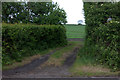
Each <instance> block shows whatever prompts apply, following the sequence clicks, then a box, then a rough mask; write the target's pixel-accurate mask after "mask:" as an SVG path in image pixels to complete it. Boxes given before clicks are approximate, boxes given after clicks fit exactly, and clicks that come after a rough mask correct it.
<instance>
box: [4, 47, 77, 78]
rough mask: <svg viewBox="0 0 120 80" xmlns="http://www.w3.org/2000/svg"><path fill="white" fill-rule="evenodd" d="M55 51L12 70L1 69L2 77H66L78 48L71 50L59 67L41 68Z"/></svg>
mask: <svg viewBox="0 0 120 80" xmlns="http://www.w3.org/2000/svg"><path fill="white" fill-rule="evenodd" d="M54 52H55V51H52V52H51V53H49V54H47V55H45V56H43V57H40V58H39V59H36V60H34V61H32V62H31V63H30V64H26V65H24V66H23V67H19V68H16V69H13V70H7V71H3V78H44V77H67V76H69V75H70V72H69V71H68V68H69V67H70V66H71V65H72V64H73V63H74V61H75V58H76V54H77V52H78V48H75V49H74V51H72V52H71V55H69V57H67V58H66V60H65V62H64V64H63V65H62V66H60V67H54V66H46V67H43V68H41V64H44V62H46V61H47V60H48V59H49V57H50V55H51V54H53V53H54Z"/></svg>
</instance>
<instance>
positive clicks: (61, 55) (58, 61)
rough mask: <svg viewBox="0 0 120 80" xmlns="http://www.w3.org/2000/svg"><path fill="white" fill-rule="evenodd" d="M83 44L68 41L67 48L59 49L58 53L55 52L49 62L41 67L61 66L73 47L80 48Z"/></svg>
mask: <svg viewBox="0 0 120 80" xmlns="http://www.w3.org/2000/svg"><path fill="white" fill-rule="evenodd" d="M82 44H83V42H80V41H75V42H74V41H70V42H69V44H68V46H66V47H64V48H62V49H60V50H59V51H56V52H55V53H54V54H52V55H51V57H50V58H49V60H48V61H47V62H45V64H43V65H42V66H50V65H53V66H61V65H62V64H63V62H64V61H65V59H66V57H68V56H69V55H70V54H71V52H72V51H73V50H74V49H75V47H80V45H82Z"/></svg>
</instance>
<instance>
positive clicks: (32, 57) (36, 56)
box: [2, 48, 55, 70]
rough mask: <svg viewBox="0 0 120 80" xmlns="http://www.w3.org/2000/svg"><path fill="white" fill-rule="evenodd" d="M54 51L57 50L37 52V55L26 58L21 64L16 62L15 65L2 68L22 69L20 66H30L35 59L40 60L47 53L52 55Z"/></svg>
mask: <svg viewBox="0 0 120 80" xmlns="http://www.w3.org/2000/svg"><path fill="white" fill-rule="evenodd" d="M53 50H55V48H53V49H47V50H45V51H37V52H35V53H37V54H36V55H33V56H30V57H24V58H23V60H22V61H21V62H14V64H11V65H4V66H3V67H2V70H9V69H14V68H16V67H20V66H23V65H25V64H29V63H30V62H31V61H33V60H34V59H37V58H40V57H41V56H43V55H45V54H47V53H50V52H51V51H53Z"/></svg>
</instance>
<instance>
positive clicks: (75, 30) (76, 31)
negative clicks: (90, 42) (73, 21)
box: [64, 25, 85, 38]
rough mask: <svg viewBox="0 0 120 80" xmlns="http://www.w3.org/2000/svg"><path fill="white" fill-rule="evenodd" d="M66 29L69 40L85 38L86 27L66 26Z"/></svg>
mask: <svg viewBox="0 0 120 80" xmlns="http://www.w3.org/2000/svg"><path fill="white" fill-rule="evenodd" d="M64 26H65V28H66V31H67V32H66V35H67V38H84V37H85V26H82V25H64Z"/></svg>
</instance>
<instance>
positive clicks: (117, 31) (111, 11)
mask: <svg viewBox="0 0 120 80" xmlns="http://www.w3.org/2000/svg"><path fill="white" fill-rule="evenodd" d="M84 11H85V20H86V40H85V48H84V49H85V50H84V51H85V53H86V54H91V55H93V56H94V57H96V60H97V61H98V62H100V63H101V64H107V65H108V66H109V67H110V68H112V69H114V70H120V58H119V57H120V43H119V42H120V2H118V3H102V2H101V3H100V2H99V3H84ZM109 17H112V21H111V23H107V19H108V18H109Z"/></svg>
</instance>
